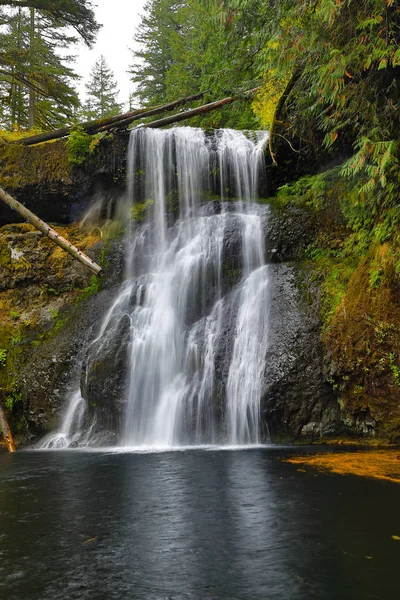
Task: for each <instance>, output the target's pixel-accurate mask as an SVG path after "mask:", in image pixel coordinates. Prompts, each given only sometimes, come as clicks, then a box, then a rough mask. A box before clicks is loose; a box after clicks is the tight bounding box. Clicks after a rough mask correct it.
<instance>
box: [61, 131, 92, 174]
mask: <svg viewBox="0 0 400 600" xmlns="http://www.w3.org/2000/svg"><path fill="white" fill-rule="evenodd" d="M91 143H92V138H91V136H90V135H89V134H88V133H86V132H85V131H84V130H83V129H82V127H76V128H75V129H73V130H72V131H71V133H70V134H69V137H68V140H67V150H68V159H69V161H70V163H72V164H73V165H81V164H82V163H84V162H85V160H86V159H87V157H88V156H89V154H90V145H91Z"/></svg>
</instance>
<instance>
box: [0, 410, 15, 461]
mask: <svg viewBox="0 0 400 600" xmlns="http://www.w3.org/2000/svg"><path fill="white" fill-rule="evenodd" d="M0 431H2V433H3V437H4V441H5V443H6V448H7V450H8V452H16V451H17V447H16V445H15V442H14V438H13V435H12V433H11V429H10V426H9V424H8V421H7V419H6V415H5V413H4V410H3V407H2V406H1V403H0Z"/></svg>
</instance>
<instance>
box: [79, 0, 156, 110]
mask: <svg viewBox="0 0 400 600" xmlns="http://www.w3.org/2000/svg"><path fill="white" fill-rule="evenodd" d="M145 3H146V0H94V2H93V4H97V8H95V12H96V19H97V22H98V23H101V24H102V25H103V27H102V28H101V30H100V32H99V35H98V37H97V43H96V45H95V46H94V47H93V48H92V49H91V50H89V49H88V48H86V46H85V45H84V44H83V43H81V44H79V46H78V52H77V61H76V65H75V69H76V71H77V72H78V74H79V75H81V76H82V79H81V82H80V85H79V92H80V95H81V97H82V99H83V98H84V94H85V82H86V81H87V80H88V78H89V75H90V70H91V68H92V67H93V65H94V63H95V62H96V60H97V59H98V58H99V56H100V55H101V54H103V55H104V56H105V58H106V61H107V63H108V66H109V67H110V68H111V69H112V70H113V71H114V74H115V77H116V79H117V81H118V87H119V90H120V95H119V100H120V101H121V102H125V103H127V101H128V97H129V92H130V91H132V83H131V82H130V80H129V74H128V73H126V71H127V69H128V68H129V65H130V64H131V62H132V58H131V53H130V51H129V48H132V47H133V41H132V38H133V34H134V32H135V28H136V27H137V25H138V24H139V22H140V15H141V14H142V13H143V7H144V5H145Z"/></svg>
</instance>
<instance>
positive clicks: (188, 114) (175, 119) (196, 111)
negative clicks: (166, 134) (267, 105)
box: [118, 88, 260, 129]
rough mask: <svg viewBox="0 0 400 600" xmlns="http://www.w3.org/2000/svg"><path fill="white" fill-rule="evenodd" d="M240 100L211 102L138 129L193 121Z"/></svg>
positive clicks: (252, 92) (231, 98)
mask: <svg viewBox="0 0 400 600" xmlns="http://www.w3.org/2000/svg"><path fill="white" fill-rule="evenodd" d="M259 89H260V88H254V89H253V90H248V91H247V92H245V94H244V95H251V94H255V92H257V91H258V90H259ZM237 99H238V98H235V97H234V96H229V97H228V98H224V99H223V100H217V101H216V102H210V104H205V105H204V106H199V107H198V108H192V109H191V110H185V111H184V112H181V113H178V114H176V115H171V116H170V117H165V118H164V119H158V121H152V122H151V123H144V124H141V125H138V127H151V128H154V129H156V128H158V127H165V125H172V124H173V123H179V122H180V121H185V120H186V119H191V118H192V117H197V116H198V115H203V114H205V113H208V112H210V111H212V110H217V109H218V108H222V107H223V106H226V105H227V104H231V103H232V102H235V100H237ZM123 125H124V123H123V122H121V123H119V124H118V126H119V127H120V126H121V127H122V126H123Z"/></svg>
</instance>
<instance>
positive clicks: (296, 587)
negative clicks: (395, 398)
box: [0, 449, 400, 600]
mask: <svg viewBox="0 0 400 600" xmlns="http://www.w3.org/2000/svg"><path fill="white" fill-rule="evenodd" d="M284 452H285V451H283V450H275V451H274V450H265V449H259V450H252V451H243V452H217V451H208V452H204V451H187V452H175V453H165V454H162V453H160V454H148V455H138V454H90V453H72V452H70V453H68V452H59V453H49V452H47V453H25V454H23V453H20V454H19V455H15V456H12V457H11V456H7V455H0V481H1V485H0V512H1V521H0V540H1V543H0V596H1V595H2V594H4V597H7V598H8V600H20V599H29V600H39V599H40V600H50V599H51V600H56V599H60V598H68V599H72V600H74V599H79V600H81V599H86V598H88V599H89V598H90V599H92V598H96V600H97V599H98V598H99V599H100V600H101V599H103V598H104V599H106V598H107V600H109V599H111V600H112V599H114V598H115V599H118V600H120V599H121V598H129V599H132V600H136V599H138V600H139V599H149V600H159V599H160V600H161V599H165V598H171V599H174V600H183V599H185V600H186V599H191V600H208V599H226V600H253V599H254V600H255V599H272V600H283V599H284V600H292V599H293V600H302V599H304V600H306V599H307V600H313V599H315V600H317V599H318V600H320V599H332V598H343V599H348V600H350V599H351V600H357V599H358V598H360V599H361V598H366V599H367V598H369V597H372V598H374V597H377V598H382V599H386V598H389V597H394V596H393V594H392V592H393V593H394V591H395V589H396V587H395V585H396V579H395V576H396V571H397V566H396V565H397V564H398V558H399V555H398V553H399V551H400V548H398V547H396V545H395V542H393V540H392V539H391V534H392V533H393V532H395V530H396V526H397V523H398V516H397V513H398V504H399V501H400V488H399V487H397V486H394V485H391V484H385V483H382V482H373V481H367V480H362V479H356V478H352V477H347V478H343V477H337V476H321V475H318V476H315V475H317V474H316V473H315V472H311V471H310V473H302V472H298V471H297V470H296V468H295V467H293V465H287V464H282V463H281V462H279V461H278V460H277V454H278V453H279V454H281V455H282V454H284ZM286 452H288V451H286ZM389 488H390V489H389ZM396 521H397V523H396ZM396 552H397V556H396ZM367 555H368V556H372V557H373V558H372V559H366V556H367Z"/></svg>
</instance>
